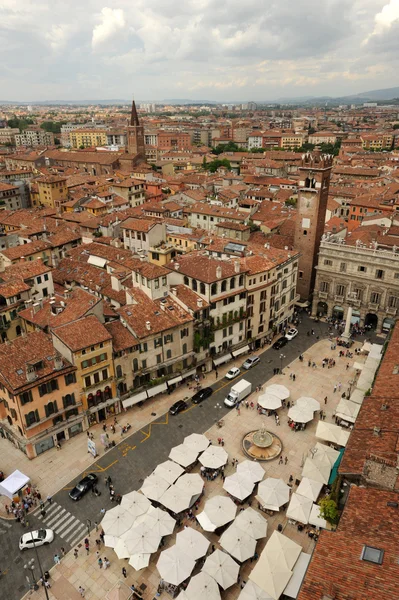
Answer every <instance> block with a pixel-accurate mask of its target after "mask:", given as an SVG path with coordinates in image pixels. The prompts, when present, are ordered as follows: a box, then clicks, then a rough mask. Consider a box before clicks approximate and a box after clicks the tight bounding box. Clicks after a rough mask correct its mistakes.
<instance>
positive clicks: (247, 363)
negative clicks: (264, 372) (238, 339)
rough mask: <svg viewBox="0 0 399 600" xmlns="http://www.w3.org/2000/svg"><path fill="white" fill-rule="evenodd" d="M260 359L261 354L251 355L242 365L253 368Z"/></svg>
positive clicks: (245, 367) (244, 367)
mask: <svg viewBox="0 0 399 600" xmlns="http://www.w3.org/2000/svg"><path fill="white" fill-rule="evenodd" d="M259 361H260V358H259V356H250V357H249V358H247V360H246V361H245V363H244V364H243V365H242V368H243V369H252V367H254V366H255V365H256V364H257V363H258V362H259Z"/></svg>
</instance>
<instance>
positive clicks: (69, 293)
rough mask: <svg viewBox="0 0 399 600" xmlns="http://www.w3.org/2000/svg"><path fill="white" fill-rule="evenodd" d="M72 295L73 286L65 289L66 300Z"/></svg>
mask: <svg viewBox="0 0 399 600" xmlns="http://www.w3.org/2000/svg"><path fill="white" fill-rule="evenodd" d="M71 296H72V289H71V288H68V289H66V290H64V298H65V300H66V299H67V298H70V297H71Z"/></svg>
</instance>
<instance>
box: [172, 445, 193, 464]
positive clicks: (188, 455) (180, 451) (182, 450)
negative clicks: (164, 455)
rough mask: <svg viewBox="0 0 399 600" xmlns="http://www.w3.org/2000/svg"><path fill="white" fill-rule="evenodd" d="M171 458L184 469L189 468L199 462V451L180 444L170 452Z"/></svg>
mask: <svg viewBox="0 0 399 600" xmlns="http://www.w3.org/2000/svg"><path fill="white" fill-rule="evenodd" d="M169 458H170V459H171V460H173V461H174V462H175V463H177V464H179V465H181V466H182V467H188V466H189V465H192V464H193V463H195V461H196V460H197V458H198V450H196V449H195V448H191V447H190V446H186V445H185V444H179V445H178V446H175V447H174V448H172V450H171V451H170V452H169Z"/></svg>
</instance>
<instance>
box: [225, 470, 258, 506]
mask: <svg viewBox="0 0 399 600" xmlns="http://www.w3.org/2000/svg"><path fill="white" fill-rule="evenodd" d="M254 487H255V484H254V482H253V481H252V479H249V478H248V477H247V476H246V475H245V474H243V473H233V475H229V476H228V477H226V479H225V480H224V483H223V489H225V490H226V492H228V493H229V494H230V495H231V496H234V498H237V499H238V500H245V498H248V496H250V495H251V494H252V492H253V489H254Z"/></svg>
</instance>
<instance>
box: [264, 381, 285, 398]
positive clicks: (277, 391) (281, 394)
mask: <svg viewBox="0 0 399 600" xmlns="http://www.w3.org/2000/svg"><path fill="white" fill-rule="evenodd" d="M266 392H267V393H269V394H272V395H273V396H277V397H278V398H280V400H287V398H289V397H290V391H289V389H288V388H286V387H285V385H280V384H279V383H273V384H272V385H268V386H267V388H266Z"/></svg>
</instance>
